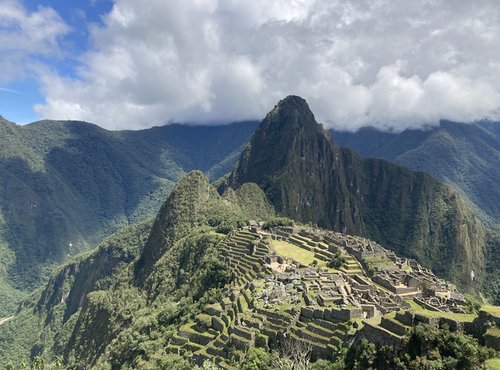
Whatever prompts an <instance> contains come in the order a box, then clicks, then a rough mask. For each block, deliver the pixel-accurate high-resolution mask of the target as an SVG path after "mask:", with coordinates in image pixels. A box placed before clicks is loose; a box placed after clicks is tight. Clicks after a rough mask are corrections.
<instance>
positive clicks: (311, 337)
mask: <svg viewBox="0 0 500 370" xmlns="http://www.w3.org/2000/svg"><path fill="white" fill-rule="evenodd" d="M290 330H291V332H292V333H293V334H295V335H296V336H297V337H299V338H301V339H305V340H308V341H311V342H314V343H321V344H323V345H324V346H325V347H326V345H327V344H328V343H330V338H328V337H324V336H322V335H319V334H316V333H313V332H311V331H309V330H308V329H307V328H298V327H296V326H292V328H291V329H290Z"/></svg>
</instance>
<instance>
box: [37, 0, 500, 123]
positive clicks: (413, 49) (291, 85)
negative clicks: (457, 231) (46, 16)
mask: <svg viewBox="0 0 500 370" xmlns="http://www.w3.org/2000/svg"><path fill="white" fill-rule="evenodd" d="M42 10H43V9H41V11H42ZM56 34H57V33H56ZM91 41H92V42H91V43H92V47H91V49H90V50H89V51H88V52H86V53H85V54H84V55H82V57H81V66H80V68H79V69H78V76H77V77H76V78H73V79H68V78H67V77H61V76H58V75H57V74H55V73H54V72H53V71H51V72H48V71H46V70H44V72H43V73H42V77H41V78H42V86H43V91H44V94H45V96H46V102H45V103H44V104H42V105H38V106H37V107H36V110H37V112H38V114H39V115H40V117H47V118H59V119H83V120H88V121H92V122H96V123H98V124H101V125H103V126H105V127H108V128H140V127H146V126H151V125H155V124H162V123H166V122H168V121H183V122H186V121H190V122H200V123H212V122H227V121H233V120H243V119H249V118H262V117H263V115H264V114H265V113H266V112H267V111H269V110H270V109H271V108H272V107H273V105H274V104H275V103H276V102H277V101H278V100H279V99H281V98H282V97H284V96H285V95H288V94H298V95H301V96H303V97H304V98H306V99H307V100H308V101H309V103H310V105H311V108H312V109H313V111H314V112H315V114H316V116H317V118H318V119H319V120H321V121H323V122H325V123H326V124H327V125H328V126H330V127H336V128H348V129H356V128H359V127H361V126H363V125H367V124H370V125H374V126H378V127H381V128H385V129H396V130H401V129H404V128H407V127H418V126H420V125H422V124H429V123H435V122H437V121H438V120H439V119H440V118H444V119H452V120H459V121H472V120H476V119H481V118H498V114H499V108H500V10H499V6H498V1H497V0H478V1H474V2H471V1H466V0H456V1H449V0H428V1H417V2H407V1H398V2H395V1H390V0H350V1H349V0H336V1H334V0H293V1H291V0H279V1H273V2H269V1H268V0H252V1H250V0H248V1H241V0H170V1H168V2H166V1H164V0H148V1H146V0H144V1H140V2H138V1H136V0H116V2H115V4H114V7H113V9H112V11H111V12H110V13H109V14H107V15H106V16H105V18H104V26H102V27H97V26H94V28H93V29H92V30H91Z"/></svg>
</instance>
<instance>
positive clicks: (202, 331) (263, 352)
mask: <svg viewBox="0 0 500 370" xmlns="http://www.w3.org/2000/svg"><path fill="white" fill-rule="evenodd" d="M247 225H248V226H247ZM368 250H370V251H371V252H370V253H366V252H367V251H368ZM356 256H357V257H356ZM396 277H397V278H396ZM394 279H399V280H398V282H394ZM440 294H441V295H446V296H448V297H449V299H447V300H441V299H438V296H439V295H440ZM413 297H415V300H412V299H413ZM466 310H469V308H467V303H466V301H464V299H463V296H462V295H461V294H460V293H458V292H457V291H456V288H455V287H454V286H453V285H451V284H449V283H448V282H445V281H442V280H440V279H438V278H437V277H436V276H434V275H433V274H432V272H430V271H429V270H427V269H424V268H422V266H420V265H419V264H418V263H416V261H413V260H407V259H405V258H400V257H398V256H396V255H395V254H394V253H393V252H391V251H388V250H386V249H384V248H383V247H382V246H380V245H378V244H376V243H374V242H373V241H370V240H367V239H364V238H360V237H354V236H348V235H344V234H341V233H334V232H331V231H327V230H320V229H317V228H313V227H311V226H310V225H309V226H307V225H300V224H296V223H294V222H293V221H292V220H289V219H283V218H276V217H275V212H274V210H273V209H272V206H271V205H270V203H269V202H268V200H267V199H266V196H265V194H264V192H263V191H262V190H261V189H260V188H259V187H258V186H257V185H256V184H254V183H245V184H242V185H241V186H239V187H237V188H235V189H233V188H227V189H226V190H225V192H224V193H223V194H222V195H220V194H219V193H218V191H217V189H216V187H215V185H211V184H209V182H208V179H207V177H205V176H204V175H203V174H202V173H201V172H199V171H194V172H192V173H190V174H188V175H187V176H185V177H184V178H183V179H182V180H180V181H179V182H178V183H177V184H176V186H175V188H174V189H173V191H172V192H171V194H170V196H169V197H168V199H167V200H166V202H165V203H164V204H163V206H162V207H161V209H160V211H159V213H158V214H157V216H156V218H155V219H154V221H153V220H149V221H145V222H142V223H140V224H137V225H133V226H128V227H127V228H125V229H123V230H121V231H120V232H118V233H116V234H114V235H112V236H111V237H109V238H107V239H106V240H105V241H104V242H103V243H102V244H101V245H100V246H99V247H98V248H97V249H95V250H93V251H90V252H87V253H86V254H84V255H80V256H78V257H75V258H73V259H72V260H70V261H68V262H67V263H65V264H64V265H63V266H60V267H59V268H58V269H57V270H55V271H54V273H53V274H52V276H51V278H50V280H49V281H48V282H47V284H46V285H45V287H44V288H43V289H39V290H38V291H36V292H34V293H33V294H32V295H31V296H30V297H29V298H28V299H26V300H25V301H24V302H23V304H22V305H21V306H20V307H19V310H18V311H17V312H16V314H15V315H13V316H12V317H7V318H4V319H2V320H0V367H7V368H15V367H16V366H17V365H18V364H20V363H21V362H22V361H23V360H27V359H28V360H29V361H30V362H31V363H32V365H33V367H37V368H44V365H43V364H45V365H47V366H49V367H50V368H53V367H54V368H61V365H60V364H61V363H62V364H63V365H64V367H65V368H67V369H83V368H85V369H182V370H184V369H185V370H187V369H193V368H195V369H196V368H200V367H201V368H205V369H206V368H220V369H227V370H229V369H254V368H271V369H274V368H284V369H290V368H301V369H313V368H312V367H309V366H308V363H309V361H316V362H317V366H318V367H314V368H316V369H317V368H325V366H326V365H325V363H324V362H325V361H331V360H336V361H340V362H345V363H344V364H343V366H342V367H339V366H337V367H336V368H339V369H340V368H342V369H349V370H350V369H359V368H368V367H367V366H365V365H363V363H361V364H360V363H359V361H373V360H371V357H373V356H374V355H375V353H376V352H375V350H376V347H375V344H379V345H380V344H384V345H385V346H384V347H383V348H384V351H385V353H386V356H387V354H389V355H390V356H389V357H391V358H392V359H396V358H398V357H400V361H399V363H398V366H399V368H413V367H410V366H407V365H410V364H409V362H411V361H415V362H416V363H418V364H422V363H425V362H426V361H427V360H429V361H432V363H433V364H434V365H436V366H437V364H438V363H441V362H438V361H442V362H446V363H456V362H458V363H460V364H461V363H462V362H463V361H465V363H466V364H472V365H471V366H469V365H466V366H462V367H461V368H480V367H481V366H482V364H483V363H484V361H485V359H487V358H489V357H491V356H493V355H494V352H493V351H492V350H488V349H487V348H485V347H483V346H480V345H479V344H478V341H477V340H476V339H473V338H472V337H471V336H470V335H469V334H471V333H474V334H475V335H476V336H477V337H478V338H480V339H481V340H482V341H483V342H482V343H485V344H488V345H490V346H494V345H495V342H494V341H495V338H497V337H498V334H495V333H496V331H495V330H498V329H497V328H498V325H500V316H499V312H498V307H491V306H486V307H482V308H481V311H480V312H479V315H478V314H477V313H466ZM363 318H366V320H364V319H363ZM422 322H426V323H431V324H432V325H426V326H422V324H420V325H419V323H422ZM443 325H446V326H447V327H448V326H450V327H451V326H452V325H453V328H454V329H452V330H453V331H454V332H453V333H451V332H449V331H448V330H446V329H442V330H440V329H439V327H440V326H443ZM461 328H463V330H462V329H461ZM464 331H466V332H464ZM422 333H425V335H422ZM490 338H492V339H491V343H490V342H488V341H489V340H490ZM411 339H412V340H411ZM366 340H369V341H370V342H369V343H372V345H373V346H374V347H373V349H371V350H370V351H367V352H366V353H365V352H364V351H363V353H358V352H360V351H361V350H362V348H363V346H365V345H366V343H367V342H366ZM421 341H423V342H424V343H426V346H419V345H418V344H419V343H420V342H421ZM415 342H416V343H415ZM435 342H436V343H438V344H439V346H438V345H437V344H436V345H435V348H434V351H433V352H432V353H431V354H428V352H429V351H428V350H427V347H428V346H434V343H435ZM457 343H459V344H460V345H457ZM464 348H466V349H467V351H466V352H464ZM346 351H347V354H346ZM405 352H407V353H408V355H405V356H404V355H403V353H405ZM367 353H368V354H369V357H368V359H366V357H367V355H366V354H367ZM396 354H397V356H396ZM353 356H354V358H351V357H353ZM441 357H442V359H441ZM364 359H365V360H364ZM322 361H323V362H322ZM352 361H354V365H353V366H351V365H349V364H350V363H351V362H352ZM385 361H386V362H387V361H389V360H388V359H387V358H386V359H385ZM403 361H405V362H404V363H403ZM453 361H455V362H453ZM356 363H357V365H356ZM52 364H53V365H52ZM264 364H266V365H264ZM299 364H301V365H300V366H301V367H299ZM321 364H323V367H320V366H319V365H321ZM327 364H328V362H327ZM391 364H392V363H391ZM476 365H477V366H476ZM52 366H53V367H52ZM196 366H198V367H196ZM326 368H329V367H326ZM388 368H395V367H392V366H390V365H388ZM415 368H416V367H415Z"/></svg>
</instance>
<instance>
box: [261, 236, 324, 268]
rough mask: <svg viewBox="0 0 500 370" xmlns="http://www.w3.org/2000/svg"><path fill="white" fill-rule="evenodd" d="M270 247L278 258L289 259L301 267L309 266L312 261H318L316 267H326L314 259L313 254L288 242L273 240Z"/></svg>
mask: <svg viewBox="0 0 500 370" xmlns="http://www.w3.org/2000/svg"><path fill="white" fill-rule="evenodd" d="M271 246H272V248H273V249H274V250H275V251H276V253H278V254H279V255H280V256H283V257H289V258H291V259H293V260H295V261H297V262H299V263H301V264H303V265H306V266H309V265H310V264H311V263H312V262H313V261H314V260H317V261H318V266H322V265H326V264H325V262H323V261H320V260H318V259H317V258H315V257H314V253H313V252H311V251H308V250H306V249H303V248H300V247H297V246H296V245H293V244H290V243H288V242H285V241H282V240H273V241H272V243H271Z"/></svg>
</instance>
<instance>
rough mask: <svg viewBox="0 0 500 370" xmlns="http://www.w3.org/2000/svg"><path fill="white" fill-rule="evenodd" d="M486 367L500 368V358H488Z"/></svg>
mask: <svg viewBox="0 0 500 370" xmlns="http://www.w3.org/2000/svg"><path fill="white" fill-rule="evenodd" d="M486 368H487V369H488V370H500V358H490V359H489V360H486Z"/></svg>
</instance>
